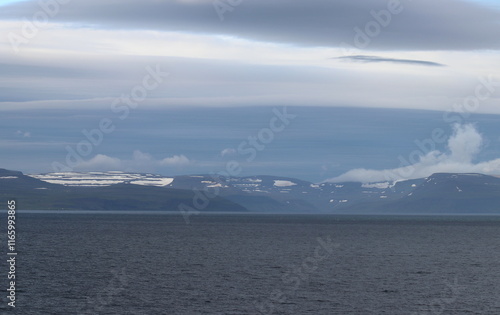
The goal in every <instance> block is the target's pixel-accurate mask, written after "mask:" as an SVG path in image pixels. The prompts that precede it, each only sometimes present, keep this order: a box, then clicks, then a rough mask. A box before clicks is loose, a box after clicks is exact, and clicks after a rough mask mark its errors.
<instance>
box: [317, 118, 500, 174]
mask: <svg viewBox="0 0 500 315" xmlns="http://www.w3.org/2000/svg"><path fill="white" fill-rule="evenodd" d="M482 146H483V137H482V135H481V134H480V133H479V132H478V131H477V130H476V128H475V127H474V125H471V124H465V125H458V124H457V125H455V126H454V127H453V134H452V136H451V137H450V138H449V139H448V143H447V152H441V151H439V150H434V151H431V152H428V153H427V154H422V155H421V156H420V159H419V160H418V162H416V163H414V164H411V165H404V166H401V167H399V168H394V169H386V170H370V169H363V168H360V169H353V170H350V171H348V172H346V173H344V174H342V175H340V176H337V177H334V178H330V179H327V180H326V182H361V183H375V182H384V181H400V180H407V179H415V178H424V177H428V176H430V175H432V174H434V173H481V174H486V175H498V174H500V159H495V160H490V161H486V162H481V163H476V164H475V163H474V162H473V161H474V159H475V158H476V156H477V155H478V153H479V152H480V151H481V148H482Z"/></svg>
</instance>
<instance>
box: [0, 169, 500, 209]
mask: <svg viewBox="0 0 500 315" xmlns="http://www.w3.org/2000/svg"><path fill="white" fill-rule="evenodd" d="M14 177H17V179H16V180H14V179H15V178H14ZM8 180H10V182H9V184H8V185H2V181H3V182H7V181H8ZM0 185H2V187H0V197H4V198H5V196H6V193H10V194H14V193H15V194H17V195H18V196H20V197H17V198H19V199H22V198H23V196H24V197H25V198H27V199H28V200H30V198H31V199H32V198H35V197H37V198H39V199H40V200H42V201H43V200H46V199H47V197H46V196H45V195H46V194H48V195H51V194H54V191H55V192H56V194H55V196H52V198H55V197H56V196H57V198H60V200H58V201H57V202H55V203H53V204H52V205H51V206H50V207H52V208H58V207H59V208H64V209H79V210H89V209H92V210H99V209H102V210H110V209H113V210H141V207H142V209H145V210H146V209H147V208H145V207H149V208H151V209H155V210H169V211H176V210H177V208H178V206H179V205H180V204H182V203H183V204H185V205H188V206H191V207H193V200H194V199H193V198H196V196H195V195H196V194H198V195H199V196H202V198H205V199H207V200H208V202H207V206H206V208H204V207H201V208H202V209H199V210H200V211H250V212H270V213H271V212H272V213H275V212H276V213H285V212H286V213H325V214H328V213H331V214H453V213H455V214H468V213H470V214H478V213H484V214H494V213H498V214H500V178H499V177H497V176H492V175H484V174H475V173H435V174H432V175H431V176H429V177H426V178H420V179H409V180H402V181H396V182H379V183H371V184H362V183H359V182H344V183H328V182H324V183H312V182H308V181H304V180H300V179H296V178H291V177H283V176H272V175H257V176H245V177H225V176H216V175H206V174H205V175H203V174H201V175H180V176H170V177H166V176H161V175H156V174H151V173H125V172H87V173H81V172H68V173H47V174H38V175H24V174H22V173H21V172H17V171H9V170H3V169H0ZM38 186H39V187H38ZM9 190H10V191H9ZM34 190H35V191H36V193H34V192H33V191H34ZM65 194H66V195H65ZM68 196H70V197H68ZM106 196H107V197H106ZM203 196H204V197H203ZM49 199H50V198H49ZM61 200H62V201H64V202H62V201H61ZM82 200H84V201H85V202H82ZM141 200H142V202H141ZM72 202H73V204H72ZM27 204H29V205H31V207H33V208H36V202H28V203H27ZM39 204H40V205H41V206H45V207H48V205H47V203H43V202H41V203H39ZM50 207H49V208H50ZM40 209H43V210H46V209H44V208H40ZM47 210H48V209H47ZM147 210H149V209H147Z"/></svg>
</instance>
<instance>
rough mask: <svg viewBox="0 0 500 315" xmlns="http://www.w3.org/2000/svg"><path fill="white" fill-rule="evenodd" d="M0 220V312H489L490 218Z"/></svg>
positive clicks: (493, 289)
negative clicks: (12, 247)
mask: <svg viewBox="0 0 500 315" xmlns="http://www.w3.org/2000/svg"><path fill="white" fill-rule="evenodd" d="M5 217H6V214H5V213H0V224H1V229H0V233H1V238H0V239H1V241H2V243H4V245H2V247H1V248H2V252H1V255H2V256H4V257H3V259H1V263H0V266H1V269H0V279H2V280H1V281H0V285H1V286H3V287H4V289H2V291H3V292H4V295H3V296H2V298H1V305H0V313H1V314H27V315H29V314H43V315H45V314H64V315H70V314H120V315H124V314H134V315H135V314H139V315H140V314H398V315H401V314H500V290H499V288H500V218H499V217H393V216H381V217H375V216H324V215H323V216H311V215H248V214H239V215H220V214H219V215H197V216H192V217H191V222H190V224H186V223H185V221H184V220H183V218H182V217H181V216H178V215H164V214H151V213H148V214H138V213H133V214H124V213H113V214H103V213H88V214H81V213H77V214H66V213H64V214H55V213H39V214H33V213H22V211H19V212H18V217H17V222H16V224H17V236H18V238H17V244H16V246H17V252H18V255H17V258H16V259H17V261H16V267H17V269H16V276H17V277H16V285H17V295H16V308H15V309H13V308H11V307H8V306H7V299H6V296H7V293H6V292H7V291H6V289H7V269H6V268H7V265H6V260H7V255H6V227H5V225H6V224H5Z"/></svg>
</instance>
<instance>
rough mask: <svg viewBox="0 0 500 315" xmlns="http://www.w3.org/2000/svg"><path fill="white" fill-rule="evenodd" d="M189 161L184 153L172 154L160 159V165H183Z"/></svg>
mask: <svg viewBox="0 0 500 315" xmlns="http://www.w3.org/2000/svg"><path fill="white" fill-rule="evenodd" d="M190 163H191V161H189V159H188V158H187V157H186V156H184V155H174V156H172V157H168V158H164V159H163V160H161V161H160V165H164V166H185V165H188V164H190Z"/></svg>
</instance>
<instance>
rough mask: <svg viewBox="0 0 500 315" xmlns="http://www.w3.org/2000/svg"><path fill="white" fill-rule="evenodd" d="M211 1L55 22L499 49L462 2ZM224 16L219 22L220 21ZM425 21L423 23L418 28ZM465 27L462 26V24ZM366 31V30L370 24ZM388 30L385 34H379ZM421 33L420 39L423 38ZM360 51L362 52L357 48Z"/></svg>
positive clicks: (119, 6)
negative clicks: (219, 6)
mask: <svg viewBox="0 0 500 315" xmlns="http://www.w3.org/2000/svg"><path fill="white" fill-rule="evenodd" d="M214 3H216V2H215V1H213V0H196V1H185V0H175V1H157V0H143V1H135V0H111V1H98V0H87V1H72V2H70V3H69V4H66V5H62V6H61V8H60V12H59V13H58V14H57V15H56V16H55V17H54V19H53V20H54V21H56V22H69V23H76V24H78V25H92V26H97V27H100V28H121V29H149V30H175V31H179V32H188V33H192V32H195V33H204V34H206V33H212V34H224V35H230V36H237V37H241V38H247V39H251V40H258V41H267V42H280V43H291V44H297V45H309V46H326V47H332V46H333V47H335V46H337V47H338V46H340V45H341V43H342V42H345V43H347V44H350V43H351V44H352V43H353V40H354V37H355V35H356V31H355V28H359V29H360V30H361V31H363V32H365V33H370V27H372V30H374V31H373V32H372V33H374V32H375V31H376V28H374V26H373V25H374V24H373V23H372V24H369V23H370V22H373V21H375V22H378V23H379V27H380V28H381V29H382V31H381V32H375V33H377V36H373V37H377V40H376V41H373V42H372V43H371V44H370V46H371V48H372V49H400V50H433V49H436V50H450V49H458V50H471V49H498V48H500V37H499V36H497V35H496V32H495V31H494V30H496V29H497V28H498V22H499V21H500V12H499V11H496V10H493V9H491V8H487V7H485V6H481V5H480V4H478V3H473V2H469V1H464V0H441V1H434V0H420V1H410V0H401V1H397V2H396V3H399V5H396V6H394V8H395V9H393V10H392V12H397V13H390V14H389V15H387V12H389V3H394V1H387V0H358V1H352V0H336V1H330V0H310V1H303V0H274V1H268V0H252V1H242V2H238V1H234V2H225V1H224V3H235V4H236V5H233V6H230V7H229V8H228V9H225V10H224V9H223V10H222V11H223V14H220V13H221V10H219V13H217V10H216V7H215V6H214ZM37 9H38V10H39V7H38V6H37V4H36V2H35V1H29V2H26V3H17V4H12V5H10V6H6V7H4V8H3V9H2V12H1V13H0V18H1V19H21V18H22V17H23V16H30V14H31V15H32V14H33V13H34V12H36V10H37ZM221 16H222V18H223V21H221V20H220V17H221ZM423 21H425V22H423ZM465 21H466V23H465ZM370 25H371V26H370ZM386 29H390V31H385V30H386ZM422 34H425V36H422ZM363 48H364V47H363Z"/></svg>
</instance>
